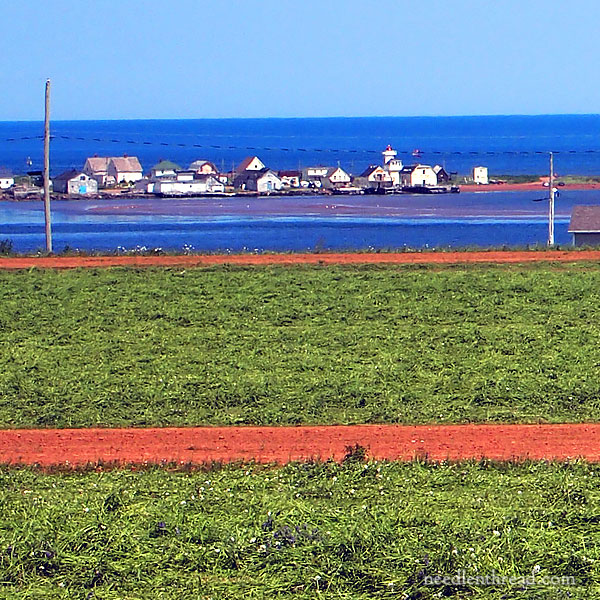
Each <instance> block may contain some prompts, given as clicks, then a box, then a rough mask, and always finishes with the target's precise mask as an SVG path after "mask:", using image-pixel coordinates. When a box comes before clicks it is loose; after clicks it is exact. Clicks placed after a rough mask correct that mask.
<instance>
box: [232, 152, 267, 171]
mask: <svg viewBox="0 0 600 600" xmlns="http://www.w3.org/2000/svg"><path fill="white" fill-rule="evenodd" d="M264 168H265V164H264V163H263V161H262V160H260V158H258V156H248V157H247V158H245V159H244V160H243V161H242V162H241V163H240V164H239V165H238V166H237V168H236V169H235V172H236V173H243V172H244V171H262V170H263V169H264Z"/></svg>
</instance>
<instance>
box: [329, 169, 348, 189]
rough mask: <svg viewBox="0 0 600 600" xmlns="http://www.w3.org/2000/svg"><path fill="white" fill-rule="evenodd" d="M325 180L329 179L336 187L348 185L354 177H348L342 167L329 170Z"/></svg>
mask: <svg viewBox="0 0 600 600" xmlns="http://www.w3.org/2000/svg"><path fill="white" fill-rule="evenodd" d="M325 179H327V180H328V181H329V183H330V184H331V185H333V186H334V187H338V186H341V185H347V184H348V183H350V182H351V181H352V177H350V175H348V173H346V171H344V169H342V168H341V167H330V168H329V169H327V173H326V174H325Z"/></svg>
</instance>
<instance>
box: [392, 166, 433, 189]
mask: <svg viewBox="0 0 600 600" xmlns="http://www.w3.org/2000/svg"><path fill="white" fill-rule="evenodd" d="M400 177H401V182H402V186H403V187H434V186H436V185H437V184H438V180H437V175H436V174H435V171H434V170H433V169H432V168H431V167H430V166H429V165H420V164H419V165H408V166H406V167H404V168H403V169H402V171H401V172H400Z"/></svg>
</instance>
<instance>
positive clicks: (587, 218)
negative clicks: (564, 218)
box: [569, 205, 600, 233]
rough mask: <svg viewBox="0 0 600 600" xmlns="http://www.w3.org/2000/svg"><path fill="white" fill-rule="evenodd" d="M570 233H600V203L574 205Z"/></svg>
mask: <svg viewBox="0 0 600 600" xmlns="http://www.w3.org/2000/svg"><path fill="white" fill-rule="evenodd" d="M569 232H570V233H585V232H590V233H600V205H596V206H574V207H573V212H572V213H571V223H570V224H569Z"/></svg>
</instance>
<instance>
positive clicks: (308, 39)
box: [0, 0, 600, 120]
mask: <svg viewBox="0 0 600 600" xmlns="http://www.w3.org/2000/svg"><path fill="white" fill-rule="evenodd" d="M599 13H600V8H599V7H598V4H597V2H596V1H594V0H573V1H571V2H558V1H557V0H494V1H492V0H430V1H427V0H423V1H419V2H415V1H414V0H410V1H409V0H387V1H385V2H384V1H379V0H371V1H369V2H365V1H364V0H363V1H361V2H359V1H357V0H320V1H315V0H303V1H302V2H299V1H292V0H277V1H274V0H254V1H252V2H249V1H242V0H220V1H212V0H206V1H202V0H170V1H168V2H165V0H160V1H158V0H93V1H90V0H84V1H81V0H51V1H49V0H28V1H26V2H24V1H22V0H4V1H3V2H2V11H1V18H2V35H0V65H1V66H2V93H1V94H0V120H38V119H41V118H42V116H43V88H44V81H45V79H46V78H47V77H50V78H51V79H52V86H53V95H52V107H53V117H54V118H56V119H116V118H202V117H302V116H373V115H398V116H413V115H482V114H544V113H598V112H600V110H599V109H600V92H599V91H598V90H599V89H600V88H599V86H598V83H597V81H596V78H597V65H598V64H599V62H600V61H599V59H600V51H599V50H600V34H599V33H598V15H599Z"/></svg>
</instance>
